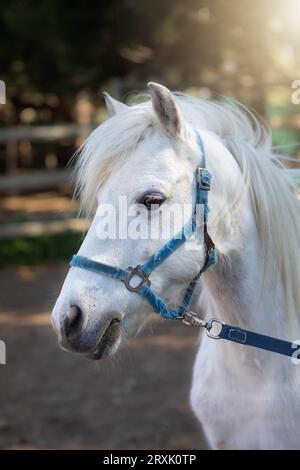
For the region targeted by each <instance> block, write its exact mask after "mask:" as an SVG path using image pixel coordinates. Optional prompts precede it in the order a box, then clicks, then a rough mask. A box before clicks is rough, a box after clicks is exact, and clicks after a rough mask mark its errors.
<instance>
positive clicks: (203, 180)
mask: <svg viewBox="0 0 300 470" xmlns="http://www.w3.org/2000/svg"><path fill="white" fill-rule="evenodd" d="M196 180H197V183H198V186H199V189H202V190H204V191H210V174H209V173H208V171H207V169H206V168H202V167H201V166H197V168H196Z"/></svg>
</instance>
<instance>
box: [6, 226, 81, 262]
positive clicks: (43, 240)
mask: <svg viewBox="0 0 300 470" xmlns="http://www.w3.org/2000/svg"><path fill="white" fill-rule="evenodd" d="M82 241H83V235H82V234H78V233H74V232H67V233H64V234H60V235H49V236H41V237H28V238H27V237H26V238H25V237H24V238H10V239H5V240H1V243H0V268H3V267H6V266H18V265H35V264H40V263H53V262H58V261H68V260H69V259H70V258H71V256H72V255H73V254H74V253H76V252H77V251H78V249H79V246H80V245H81V243H82Z"/></svg>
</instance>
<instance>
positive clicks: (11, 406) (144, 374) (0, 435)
mask: <svg viewBox="0 0 300 470" xmlns="http://www.w3.org/2000/svg"><path fill="white" fill-rule="evenodd" d="M65 273H66V266H52V267H38V268H19V269H18V270H15V271H13V270H3V271H0V339H1V340H4V341H5V342H6V348H7V364H6V365H0V448H1V449H24V448H25V449H45V448H50V449H51V448H58V449H70V448H72V449H91V448H92V449H196V448H205V447H206V445H205V440H204V439H203V437H202V435H201V431H200V427H199V425H198V423H197V421H196V419H195V418H194V416H193V414H192V412H191V411H190V408H189V402H188V394H189V388H190V382H191V371H192V364H193V360H194V357H195V352H196V346H197V336H198V332H197V331H195V330H194V329H192V328H185V327H183V326H182V325H180V324H177V323H176V324H175V323H172V322H168V321H160V320H156V321H153V322H152V323H151V325H149V327H148V328H147V330H146V331H145V332H144V333H143V335H142V336H139V337H136V338H133V339H130V340H128V341H127V342H126V343H125V344H124V345H123V348H122V350H121V351H120V352H119V354H118V355H117V356H116V358H114V359H113V360H106V361H103V362H101V361H99V362H93V361H89V360H87V359H85V358H82V357H79V356H77V355H72V354H68V353H66V352H64V351H62V350H60V349H59V348H58V346H57V342H56V338H55V336H54V334H53V333H52V329H51V327H50V324H49V312H50V310H51V305H52V303H53V301H54V299H55V296H56V294H57V293H58V292H59V289H60V286H61V283H62V280H63V278H64V276H65Z"/></svg>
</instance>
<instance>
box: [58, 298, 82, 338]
mask: <svg viewBox="0 0 300 470" xmlns="http://www.w3.org/2000/svg"><path fill="white" fill-rule="evenodd" d="M82 318H83V314H82V311H81V309H80V307H78V305H71V306H70V308H69V310H68V312H67V314H66V315H65V316H64V318H63V320H62V332H63V334H64V336H65V337H67V338H68V337H70V336H72V335H75V334H76V333H78V332H79V330H80V327H81V323H82Z"/></svg>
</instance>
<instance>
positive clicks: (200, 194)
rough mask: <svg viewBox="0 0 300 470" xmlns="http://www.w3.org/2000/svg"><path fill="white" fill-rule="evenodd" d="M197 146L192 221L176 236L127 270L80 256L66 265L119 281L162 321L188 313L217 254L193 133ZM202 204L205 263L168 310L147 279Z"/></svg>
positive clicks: (205, 177)
mask: <svg viewBox="0 0 300 470" xmlns="http://www.w3.org/2000/svg"><path fill="white" fill-rule="evenodd" d="M197 143H198V146H199V149H200V152H201V155H202V166H198V167H197V168H196V174H195V180H196V193H195V201H194V208H193V213H192V221H191V222H190V223H189V224H187V225H186V226H184V227H183V228H182V229H181V231H180V232H179V234H177V235H175V236H174V237H173V238H171V240H169V241H168V242H167V243H166V244H165V245H164V246H163V247H162V248H160V249H159V250H158V251H156V252H155V253H154V254H153V255H152V256H151V257H150V258H149V259H148V261H146V262H145V263H144V264H143V265H137V266H135V267H134V268H133V267H132V266H129V267H128V268H127V269H121V268H118V267H116V266H109V265H107V264H104V263H100V262H98V261H93V260H91V259H89V258H86V257H84V256H79V255H74V256H73V257H72V260H71V262H70V265H71V266H74V267H76V268H82V269H87V270H89V271H94V272H96V273H98V274H104V275H105V276H109V277H112V278H114V279H119V280H120V281H123V282H124V284H125V286H126V288H127V289H128V290H129V291H131V292H135V293H138V294H140V295H141V296H142V297H144V299H146V300H147V301H148V302H149V304H150V305H151V307H152V308H153V310H154V311H155V312H156V313H159V314H160V316H161V317H162V318H167V319H171V320H177V319H179V318H183V317H184V315H185V314H186V313H187V312H188V311H189V309H190V305H191V303H192V300H193V297H194V294H195V290H196V286H197V281H198V279H199V278H200V276H201V275H202V274H203V273H204V272H205V271H207V269H208V268H210V267H211V266H213V265H214V264H216V262H217V254H216V249H215V245H214V243H213V241H212V240H211V238H210V236H209V235H208V232H207V218H208V191H209V190H210V180H211V175H210V173H209V172H208V171H207V169H206V168H205V166H206V161H205V150H204V145H203V141H202V139H201V137H200V136H199V134H197ZM199 205H203V234H204V247H205V261H204V264H203V266H202V267H201V269H200V270H199V272H198V273H197V275H196V276H195V277H194V278H193V279H192V280H191V282H190V284H189V285H188V287H187V289H186V291H185V293H184V295H183V299H182V302H181V303H180V306H179V307H178V308H176V309H171V308H170V307H168V305H167V304H166V303H165V302H164V301H163V300H162V299H161V298H160V297H159V296H158V295H157V294H156V293H155V292H154V291H153V290H152V289H151V287H150V286H151V281H150V279H149V276H150V274H151V273H152V271H153V270H154V269H155V268H157V267H158V266H159V265H160V264H161V263H163V262H164V261H165V260H166V259H167V258H168V257H169V256H170V255H171V254H172V253H174V251H175V250H177V248H179V247H180V246H181V245H183V243H184V242H185V241H186V240H187V239H188V238H189V237H190V236H191V235H193V234H195V233H196V230H197V223H196V213H197V207H198V206H199ZM136 278H139V279H140V281H139V283H138V285H133V284H132V281H133V280H134V279H135V280H136Z"/></svg>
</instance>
